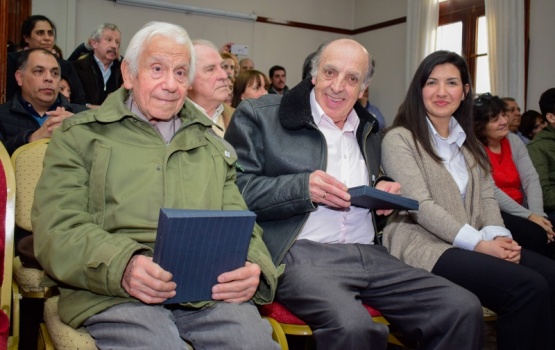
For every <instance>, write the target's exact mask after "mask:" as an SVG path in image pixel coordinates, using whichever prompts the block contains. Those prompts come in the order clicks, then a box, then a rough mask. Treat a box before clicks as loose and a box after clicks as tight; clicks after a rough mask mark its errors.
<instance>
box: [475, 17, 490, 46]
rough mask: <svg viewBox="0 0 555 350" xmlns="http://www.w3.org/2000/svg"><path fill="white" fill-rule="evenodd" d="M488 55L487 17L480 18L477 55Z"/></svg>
mask: <svg viewBox="0 0 555 350" xmlns="http://www.w3.org/2000/svg"><path fill="white" fill-rule="evenodd" d="M483 53H488V27H487V25H486V16H482V17H479V18H478V45H477V46H476V54H477V55H480V54H483Z"/></svg>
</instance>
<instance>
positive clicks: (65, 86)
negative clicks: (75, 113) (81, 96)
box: [59, 76, 71, 102]
mask: <svg viewBox="0 0 555 350" xmlns="http://www.w3.org/2000/svg"><path fill="white" fill-rule="evenodd" d="M59 89H60V93H61V94H62V95H64V96H65V98H66V99H67V100H68V101H69V102H71V87H70V86H69V82H68V80H67V79H66V77H64V76H61V78H60V85H59Z"/></svg>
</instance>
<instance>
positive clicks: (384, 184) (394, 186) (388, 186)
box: [376, 181, 401, 216]
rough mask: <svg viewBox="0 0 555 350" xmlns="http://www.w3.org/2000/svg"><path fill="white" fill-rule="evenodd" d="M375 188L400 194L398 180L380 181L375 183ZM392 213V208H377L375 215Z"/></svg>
mask: <svg viewBox="0 0 555 350" xmlns="http://www.w3.org/2000/svg"><path fill="white" fill-rule="evenodd" d="M376 189H378V190H381V191H384V192H389V193H393V194H400V193H401V184H400V183H398V182H391V181H380V182H378V183H377V184H376ZM391 213H393V209H377V210H376V214H377V215H384V216H387V215H389V214H391Z"/></svg>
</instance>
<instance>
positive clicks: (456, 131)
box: [426, 116, 466, 147]
mask: <svg viewBox="0 0 555 350" xmlns="http://www.w3.org/2000/svg"><path fill="white" fill-rule="evenodd" d="M426 120H427V121H428V126H429V127H430V132H431V133H432V135H433V136H434V137H435V138H436V139H441V140H445V142H447V143H448V144H453V143H456V144H457V146H459V147H462V145H463V143H464V141H465V140H466V133H465V132H464V130H463V129H462V127H461V126H460V124H459V123H458V122H457V119H455V117H453V116H451V119H450V120H449V136H447V138H444V137H441V136H440V135H439V133H438V132H437V130H436V128H435V127H434V124H432V122H431V121H430V118H428V116H426Z"/></svg>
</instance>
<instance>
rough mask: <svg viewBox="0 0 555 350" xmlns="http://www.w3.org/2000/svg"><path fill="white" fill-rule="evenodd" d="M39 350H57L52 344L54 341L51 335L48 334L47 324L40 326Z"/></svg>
mask: <svg viewBox="0 0 555 350" xmlns="http://www.w3.org/2000/svg"><path fill="white" fill-rule="evenodd" d="M37 349H38V350H55V349H54V344H52V340H51V339H50V334H48V329H47V328H46V324H44V323H41V324H40V330H39V339H38V346H37Z"/></svg>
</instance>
